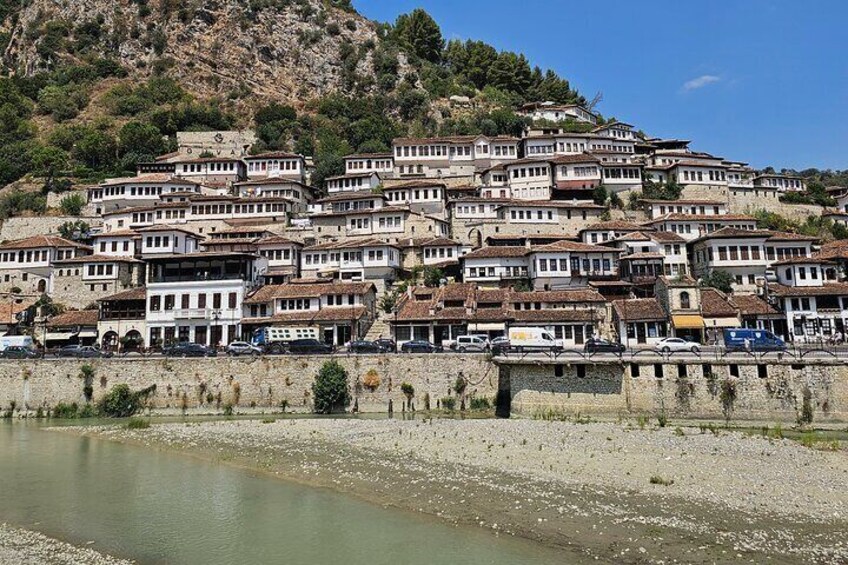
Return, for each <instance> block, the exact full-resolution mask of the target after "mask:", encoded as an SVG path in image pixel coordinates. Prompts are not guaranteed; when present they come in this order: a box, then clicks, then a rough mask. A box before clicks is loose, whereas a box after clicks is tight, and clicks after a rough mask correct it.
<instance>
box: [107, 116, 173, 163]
mask: <svg viewBox="0 0 848 565" xmlns="http://www.w3.org/2000/svg"><path fill="white" fill-rule="evenodd" d="M165 147H166V146H165V139H164V137H163V136H162V133H161V132H160V131H159V129H158V128H157V127H156V126H154V125H151V124H148V123H142V122H139V121H132V122H128V123H127V124H125V125H124V127H122V128H121V131H120V132H118V151H119V152H120V153H121V155H124V156H127V155H130V156H132V157H131V159H129V160H130V161H131V162H130V163H127V164H128V165H135V164H136V163H138V162H139V161H152V160H153V158H154V157H156V156H157V155H161V154H162V153H164V152H165Z"/></svg>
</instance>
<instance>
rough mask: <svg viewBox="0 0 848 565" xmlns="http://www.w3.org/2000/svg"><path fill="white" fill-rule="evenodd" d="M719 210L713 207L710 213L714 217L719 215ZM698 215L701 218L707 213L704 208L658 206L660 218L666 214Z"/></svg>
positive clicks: (717, 207)
mask: <svg viewBox="0 0 848 565" xmlns="http://www.w3.org/2000/svg"><path fill="white" fill-rule="evenodd" d="M720 210H721V208H720V207H719V206H713V207H712V211H713V214H714V215H719V214H720V213H721V212H720ZM675 212H676V213H678V214H693V215H694V214H700V215H701V216H705V215H706V213H707V207H706V206H691V207H685V206H660V216H664V215H665V214H666V213H668V214H674V213H675Z"/></svg>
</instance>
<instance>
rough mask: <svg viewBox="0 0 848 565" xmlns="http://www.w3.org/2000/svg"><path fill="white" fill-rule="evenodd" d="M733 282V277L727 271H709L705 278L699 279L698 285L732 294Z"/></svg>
mask: <svg viewBox="0 0 848 565" xmlns="http://www.w3.org/2000/svg"><path fill="white" fill-rule="evenodd" d="M733 282H734V279H733V275H731V274H730V273H728V272H727V271H722V270H719V269H714V270H712V271H710V272H709V274H707V276H705V277H702V278H701V281H700V284H701V286H704V287H710V288H714V289H716V290H720V291H722V292H726V293H729V292H733Z"/></svg>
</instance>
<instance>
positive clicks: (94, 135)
mask: <svg viewBox="0 0 848 565" xmlns="http://www.w3.org/2000/svg"><path fill="white" fill-rule="evenodd" d="M116 153H117V143H116V142H115V138H114V137H113V136H112V135H111V134H110V133H108V132H105V131H98V130H90V131H88V132H86V133H85V135H83V137H82V138H81V139H80V140H79V141H78V142H77V144H76V145H75V146H74V148H73V150H72V151H71V155H72V156H73V157H74V159H76V160H77V161H79V162H80V163H82V164H84V165H85V166H87V167H89V168H91V169H94V170H105V169H108V168H110V167H112V166H114V164H115V161H116Z"/></svg>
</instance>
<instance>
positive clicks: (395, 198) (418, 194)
mask: <svg viewBox="0 0 848 565" xmlns="http://www.w3.org/2000/svg"><path fill="white" fill-rule="evenodd" d="M410 192H411V193H412V201H415V200H430V194H432V195H433V198H432V199H433V200H438V199H439V195H440V194H441V190H439V189H438V188H434V189H432V190H431V189H429V188H425V189H422V190H418V189H416V190H413V191H407V190H400V191H387V192H386V198H387V199H388V200H390V201H392V202H409V201H410V200H409V195H410Z"/></svg>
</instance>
